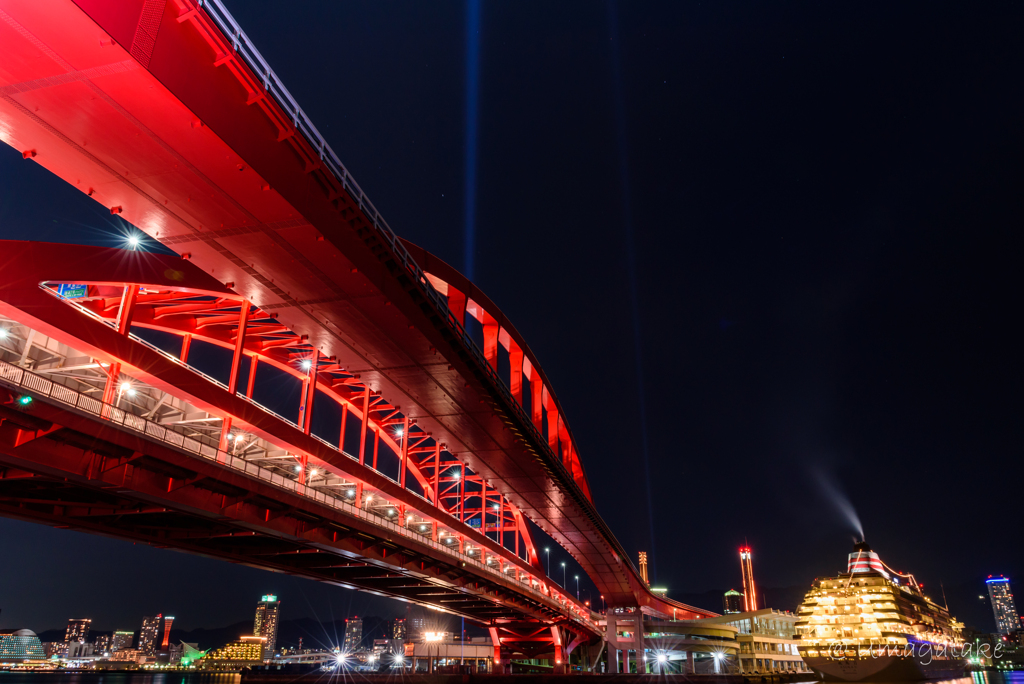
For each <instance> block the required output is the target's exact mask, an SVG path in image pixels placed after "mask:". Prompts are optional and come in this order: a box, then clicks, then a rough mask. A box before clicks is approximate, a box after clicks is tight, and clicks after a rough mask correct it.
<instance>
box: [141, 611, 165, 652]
mask: <svg viewBox="0 0 1024 684" xmlns="http://www.w3.org/2000/svg"><path fill="white" fill-rule="evenodd" d="M163 617H164V616H163V615H157V616H156V617H144V618H142V629H141V630H140V631H139V651H141V652H142V654H143V655H153V654H154V653H156V645H157V637H159V636H160V622H161V620H163Z"/></svg>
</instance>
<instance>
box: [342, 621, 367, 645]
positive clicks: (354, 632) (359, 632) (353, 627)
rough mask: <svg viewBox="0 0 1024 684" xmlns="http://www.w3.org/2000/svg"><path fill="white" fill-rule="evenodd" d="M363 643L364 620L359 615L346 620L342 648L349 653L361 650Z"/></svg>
mask: <svg viewBox="0 0 1024 684" xmlns="http://www.w3.org/2000/svg"><path fill="white" fill-rule="evenodd" d="M362 643H363V621H362V620H360V619H359V617H358V616H357V617H353V618H348V619H346V620H345V641H344V643H343V644H342V648H343V649H344V650H345V651H348V652H349V653H352V652H354V651H358V650H359V646H360V645H361V644H362Z"/></svg>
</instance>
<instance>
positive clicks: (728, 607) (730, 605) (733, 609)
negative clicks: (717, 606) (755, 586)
mask: <svg viewBox="0 0 1024 684" xmlns="http://www.w3.org/2000/svg"><path fill="white" fill-rule="evenodd" d="M722 605H723V606H724V612H726V613H742V612H743V609H744V607H745V606H744V605H743V592H739V591H736V590H735V589H730V590H729V591H727V592H725V595H724V596H723V597H722Z"/></svg>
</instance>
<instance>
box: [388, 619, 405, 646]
mask: <svg viewBox="0 0 1024 684" xmlns="http://www.w3.org/2000/svg"><path fill="white" fill-rule="evenodd" d="M407 633H408V628H407V626H406V623H405V618H395V619H394V620H392V621H391V638H392V639H395V640H396V641H397V640H399V639H402V640H404V639H405V635H406V634H407Z"/></svg>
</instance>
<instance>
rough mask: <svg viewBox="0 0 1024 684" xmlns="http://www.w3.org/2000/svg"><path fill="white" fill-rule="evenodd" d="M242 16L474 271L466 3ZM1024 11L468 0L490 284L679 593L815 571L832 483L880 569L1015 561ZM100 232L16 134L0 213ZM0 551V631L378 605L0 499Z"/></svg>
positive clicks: (378, 174)
mask: <svg viewBox="0 0 1024 684" xmlns="http://www.w3.org/2000/svg"><path fill="white" fill-rule="evenodd" d="M229 6H230V8H231V9H232V11H234V12H235V15H236V18H237V19H238V20H239V21H240V23H241V24H242V26H243V27H244V28H245V30H246V31H247V32H248V33H249V35H250V36H251V37H252V38H253V40H254V41H255V43H256V44H257V46H258V47H259V48H260V49H261V51H262V52H263V54H264V55H265V56H266V57H267V58H268V60H269V61H270V63H271V64H272V65H273V66H274V68H275V69H276V70H277V72H278V73H279V74H280V75H281V77H282V78H283V79H284V81H285V82H286V84H287V85H288V87H289V89H290V90H291V92H292V93H293V95H294V96H295V97H296V98H297V99H298V100H299V102H301V103H302V105H303V107H304V108H305V110H306V111H307V113H308V114H310V116H311V117H312V119H313V120H314V121H315V122H316V123H317V125H318V127H319V128H320V130H321V132H322V133H324V134H325V135H326V137H327V138H328V139H329V140H330V142H331V144H332V145H333V147H334V148H335V150H336V151H337V152H338V153H339V155H340V156H341V157H342V159H343V160H344V161H345V163H346V164H347V165H348V166H349V168H350V170H351V171H352V172H353V173H354V175H355V176H356V178H357V179H358V180H359V183H360V184H361V186H362V187H363V189H364V190H365V191H366V192H367V193H368V194H369V195H370V196H371V197H372V198H373V200H374V203H375V204H376V205H377V207H378V209H380V210H381V212H382V213H383V214H384V215H385V216H386V217H387V219H388V222H389V223H390V224H391V226H392V227H393V228H394V229H395V230H396V231H397V232H398V233H399V234H400V235H402V236H403V237H406V238H408V239H410V240H411V241H413V242H415V243H418V244H420V245H422V246H423V247H425V248H426V249H428V250H430V251H432V252H434V253H436V254H438V255H439V256H441V257H442V258H445V259H446V260H448V261H449V262H450V263H452V264H453V265H454V266H456V267H462V266H463V265H464V257H463V244H464V243H463V240H464V238H463V207H464V199H465V198H464V195H463V188H464V187H465V178H464V169H465V161H464V160H465V155H464V145H465V143H464V130H465V121H466V114H465V102H466V91H467V88H466V78H465V73H466V63H465V59H464V57H465V43H466V41H465V35H464V33H465V16H466V13H465V6H464V5H463V4H462V3H459V2H432V3H422V2H387V3H379V2H348V3H327V2H320V3H314V2H299V3H291V4H290V5H289V11H288V12H281V11H280V3H277V2H269V1H264V0H248V1H247V2H244V3H242V2H237V1H235V2H230V3H229ZM1022 19H1024V5H1022V4H1021V3H1005V4H1002V3H991V4H987V5H985V6H984V7H979V6H976V5H967V4H964V3H938V2H929V3H923V2H922V3H898V4H897V5H895V6H892V5H891V4H890V5H886V4H883V3H878V4H873V5H866V4H864V3H857V4H847V5H842V6H837V5H836V4H835V3H824V4H823V3H796V2H791V3H703V4H698V3H694V2H688V3H678V2H668V3H653V2H630V3H623V4H622V5H621V6H620V7H618V8H617V9H614V8H612V9H610V7H609V6H608V5H606V4H604V3H599V2H593V1H590V0H587V1H585V2H575V3H574V2H567V1H562V2H558V3H549V2H541V1H538V2H500V3H499V2H490V3H485V4H484V7H483V12H482V25H481V33H480V48H481V53H480V54H481V62H480V79H481V87H480V100H479V102H480V109H479V147H478V155H479V156H478V166H477V177H476V183H477V187H478V197H477V221H476V247H477V249H476V252H475V280H476V282H477V283H478V284H479V285H480V286H481V287H482V289H483V290H484V291H486V292H487V293H488V294H489V295H490V297H491V298H492V299H493V300H494V301H495V302H496V303H498V305H499V306H501V307H502V308H503V310H504V312H505V313H506V314H507V315H508V316H509V317H510V318H511V320H512V321H514V322H515V325H516V326H517V327H518V329H519V331H520V332H521V333H523V335H524V336H525V338H526V340H527V341H528V342H529V344H530V345H531V348H532V349H533V351H534V352H535V353H536V354H537V356H538V357H539V359H540V360H541V362H542V364H543V366H544V369H545V371H546V372H547V374H548V376H549V377H550V379H551V381H552V383H553V384H554V388H555V391H556V392H557V394H558V396H559V398H560V400H561V402H562V404H563V406H564V408H565V410H566V412H567V414H568V418H569V421H570V424H571V425H572V428H573V431H574V433H575V436H576V439H577V441H578V443H579V446H580V450H581V453H582V458H583V461H584V465H585V467H586V468H587V472H588V475H589V479H590V483H591V486H592V488H593V492H594V497H595V500H596V501H597V504H598V508H599V510H600V511H601V513H602V515H603V516H604V517H605V519H606V520H607V521H608V522H609V524H610V525H611V527H612V529H613V530H614V531H615V533H616V535H617V536H618V537H619V539H620V541H621V542H622V543H623V545H624V546H625V548H626V549H627V550H629V551H630V552H631V553H635V552H636V551H638V550H642V549H646V550H648V551H649V552H653V554H654V556H653V558H654V572H655V577H656V581H657V583H658V584H661V585H664V586H667V587H669V589H670V594H671V593H677V594H678V593H683V592H698V591H704V590H709V589H716V588H721V589H725V588H728V587H730V586H736V585H737V584H739V581H740V579H739V567H738V558H737V555H736V549H737V547H738V546H739V545H740V544H741V543H742V542H743V540H744V539H747V540H749V543H750V545H751V546H752V547H753V549H754V568H755V574H756V576H757V578H758V580H759V581H760V582H761V583H762V584H764V585H766V586H793V585H807V584H809V583H810V581H811V580H812V579H813V578H814V577H815V576H816V575H824V574H829V573H834V572H835V571H836V570H838V569H839V568H840V567H843V566H845V554H846V553H847V552H848V551H849V547H850V545H851V537H852V534H853V531H852V529H853V528H852V526H851V524H850V523H849V522H848V521H847V520H846V518H845V517H844V516H843V515H842V514H841V513H840V512H839V511H840V508H841V507H840V506H837V505H836V503H835V501H836V497H837V495H840V496H841V494H842V493H843V492H845V495H846V496H847V497H848V498H849V500H850V501H851V502H852V505H853V507H854V508H855V510H856V512H857V514H858V515H859V517H860V520H861V522H862V523H863V528H864V531H865V532H866V535H867V538H868V540H869V541H870V542H871V543H872V544H873V546H874V547H875V549H876V550H877V551H879V552H880V553H881V555H882V558H883V560H885V561H886V562H888V563H889V564H890V565H892V566H894V567H896V568H899V569H904V570H909V571H912V572H914V573H915V574H917V575H918V577H919V578H920V579H922V580H923V581H924V582H925V584H926V587H928V591H929V592H930V593H934V594H938V591H934V592H932V588H933V587H936V586H937V585H938V583H939V582H940V581H941V582H943V583H944V585H945V586H946V588H947V589H950V588H953V587H956V588H957V589H956V590H955V591H956V592H958V596H959V599H956V598H954V597H953V596H950V602H951V603H953V604H956V603H957V602H958V600H962V601H975V602H976V601H977V594H978V593H980V592H981V591H982V590H983V586H984V585H983V584H982V580H983V579H984V577H985V576H987V575H988V574H990V573H1006V574H1008V575H1010V576H1011V577H1016V576H1017V575H1020V572H1021V570H1024V562H1022V560H1024V559H1022V554H1021V548H1022V543H1021V542H1022V532H1021V530H1022V527H1021V525H1020V507H1021V503H1020V502H1021V495H1020V487H1021V484H1020V483H1021V482H1022V466H1021V456H1022V453H1021V450H1022V447H1021V444H1022V443H1024V440H1022V438H1024V434H1022V432H1024V431H1022V426H1021V415H1022V412H1021V409H1022V402H1021V399H1020V391H1021V388H1022V380H1024V378H1022V363H1021V360H1020V359H1021V356H1020V350H1021V345H1022V343H1021V340H1020V336H1019V333H1016V332H1014V331H1015V330H1019V329H1018V328H1017V326H1018V325H1019V322H1018V319H1019V317H1020V315H1021V304H1022V301H1021V294H1022V292H1024V289H1022V284H1021V276H1020V273H1021V270H1020V265H1019V264H1020V259H1021V256H1022V250H1021V242H1022V241H1021V237H1020V236H1021V229H1022V227H1024V211H1022V197H1024V194H1022V182H1024V170H1022V159H1024V124H1022V122H1024V111H1022V104H1024V96H1022V90H1021V83H1022V82H1024V78H1022V77H1024V73H1022V71H1024V70H1022V68H1021V67H1022V60H1021V57H1020V50H1019V48H1020V27H1021V25H1022ZM627 207H628V211H627V210H626V208H627ZM110 221H111V219H110V217H109V215H107V216H104V215H103V210H102V207H99V206H98V205H95V206H94V205H92V204H91V200H88V199H87V198H85V197H84V196H82V195H81V194H80V193H77V192H76V191H74V190H72V189H71V188H70V187H69V186H66V185H64V184H63V183H62V182H61V181H59V180H57V179H56V178H55V177H53V176H50V175H49V174H48V173H47V172H45V171H44V170H42V169H40V168H39V167H37V166H35V165H34V164H33V163H31V162H24V161H22V160H21V158H20V156H19V155H18V154H17V153H16V152H15V151H14V150H10V149H4V150H0V236H3V237H12V238H13V237H19V238H26V237H32V238H36V239H48V240H65V241H79V242H102V241H104V240H109V239H110V235H111V231H112V230H115V229H116V226H112V224H111V223H110ZM631 255H632V264H631ZM631 273H633V274H635V277H631ZM633 293H635V295H634V294H633ZM634 302H635V308H634ZM637 331H638V332H639V336H637V335H636V334H635V333H636V332H637ZM637 339H639V341H640V345H639V350H638V347H637V344H636V340H637ZM638 351H639V359H640V360H639V361H638ZM638 366H639V367H641V368H642V374H638V372H637V368H638ZM641 378H642V382H641ZM641 396H642V397H643V404H644V405H645V407H646V410H645V412H642V411H641V409H640V405H641V402H640V397H641ZM643 425H646V432H647V440H646V441H647V445H648V446H647V452H648V453H647V458H648V462H649V470H650V478H649V480H648V478H647V477H646V476H645V469H644V450H643V446H642V445H643V443H644V442H643V439H642V435H643V430H642V426H643ZM648 493H649V494H650V501H651V505H650V506H648V503H647V502H648ZM652 514H653V515H652ZM652 517H653V521H652V519H651V518H652ZM0 548H2V549H4V554H3V556H4V558H5V561H4V562H3V563H0V607H3V608H4V613H3V615H2V616H0V623H2V624H4V625H8V623H11V622H12V621H13V622H17V623H23V624H25V625H27V626H30V627H32V628H35V629H44V628H48V627H53V626H56V625H59V624H61V623H62V622H63V621H64V619H65V618H67V617H70V616H71V614H72V613H74V614H75V615H76V616H79V615H82V614H86V613H88V614H90V615H92V616H93V617H94V618H95V619H96V621H97V623H101V625H102V626H106V627H108V628H113V627H121V626H122V625H126V626H127V625H135V624H136V623H137V618H136V617H135V616H141V615H142V614H143V613H144V612H154V611H158V610H164V611H167V612H175V611H176V612H177V615H178V616H179V618H180V619H181V621H182V622H183V626H193V627H198V626H213V625H220V624H227V623H229V622H232V621H234V620H236V619H240V617H245V616H248V615H249V614H250V613H251V610H252V606H253V602H254V600H255V598H254V597H255V596H256V595H258V594H260V593H263V592H264V591H265V590H266V591H270V590H274V591H277V592H278V593H279V594H282V595H283V597H284V599H285V600H286V601H288V603H287V604H286V605H287V606H288V610H289V611H292V610H294V611H295V612H294V613H293V614H292V616H297V615H298V614H300V613H301V614H309V612H308V610H307V609H302V608H301V606H302V604H303V602H304V601H305V600H306V599H305V597H308V600H309V605H310V606H318V607H319V608H318V609H320V610H322V609H323V608H322V607H323V606H327V605H329V604H330V605H333V608H332V609H333V610H335V611H336V613H337V612H339V611H340V612H343V611H345V610H348V609H349V608H348V607H347V606H348V605H349V604H348V603H347V602H350V601H351V602H353V603H352V606H351V609H352V610H356V611H362V610H364V608H363V607H361V606H365V605H367V604H366V601H367V599H365V598H364V597H361V596H357V595H354V594H352V593H351V592H345V591H343V590H340V589H331V588H326V587H318V586H315V585H313V584H312V583H310V582H304V581H300V580H295V579H292V578H280V577H278V576H274V575H270V574H268V573H262V572H260V571H256V570H250V569H244V568H236V567H234V566H230V565H227V564H225V563H220V562H216V561H212V560H205V559H194V558H189V557H186V556H182V555H180V554H173V553H171V552H165V551H157V550H153V549H142V548H137V547H132V546H131V545H128V544H125V543H123V542H117V541H112V540H101V541H97V540H96V539H95V538H93V537H86V536H83V535H79V534H76V533H70V532H63V531H51V530H48V529H45V528H42V527H36V526H32V525H28V524H23V523H13V522H10V521H0ZM559 553H561V550H560V549H559ZM10 558H18V561H17V562H9V560H7V559H10ZM556 562H557V561H556ZM1022 581H1024V580H1022ZM15 586H16V587H17V591H16V593H13V592H12V588H13V587H15ZM708 607H709V608H712V609H716V608H718V606H708ZM784 607H786V608H789V607H791V606H784ZM383 610H385V609H381V610H378V612H383ZM395 610H400V608H396V609H395ZM114 623H117V624H114ZM978 626H979V627H983V628H987V629H991V628H992V625H988V624H979V625H978Z"/></svg>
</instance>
